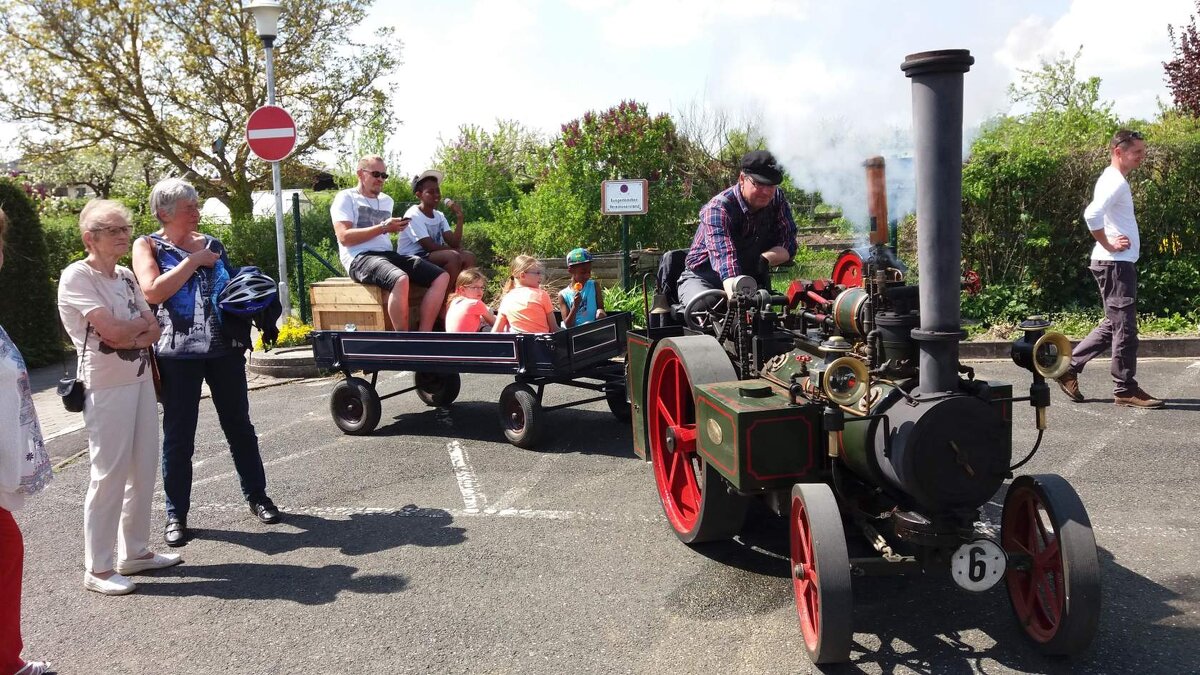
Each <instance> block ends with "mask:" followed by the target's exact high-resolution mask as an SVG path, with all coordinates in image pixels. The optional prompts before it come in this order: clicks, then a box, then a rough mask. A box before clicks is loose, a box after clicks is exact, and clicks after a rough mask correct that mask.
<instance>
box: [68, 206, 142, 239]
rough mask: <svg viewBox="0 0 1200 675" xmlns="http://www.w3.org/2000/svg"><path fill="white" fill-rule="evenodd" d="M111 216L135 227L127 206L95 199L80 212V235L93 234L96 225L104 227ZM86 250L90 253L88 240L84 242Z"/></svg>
mask: <svg viewBox="0 0 1200 675" xmlns="http://www.w3.org/2000/svg"><path fill="white" fill-rule="evenodd" d="M111 216H116V217H118V218H120V219H121V220H122V221H124V223H125V224H126V225H129V226H131V227H132V226H133V215H132V214H131V213H130V212H129V209H127V208H125V205H124V204H122V203H121V202H118V201H116V200H115V199H93V200H92V201H90V202H88V203H87V204H86V205H85V206H84V207H83V210H82V211H80V212H79V234H80V236H81V237H82V235H83V234H84V233H85V232H92V231H94V230H95V229H96V228H95V226H96V225H102V224H104V223H105V221H107V220H108V219H109V217H111ZM83 246H84V248H86V249H88V250H89V251H90V250H91V248H89V247H88V243H87V239H84V240H83Z"/></svg>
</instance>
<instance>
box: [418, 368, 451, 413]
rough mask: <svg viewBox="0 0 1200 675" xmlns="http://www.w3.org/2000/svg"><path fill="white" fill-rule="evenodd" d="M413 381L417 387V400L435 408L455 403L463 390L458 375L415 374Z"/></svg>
mask: <svg viewBox="0 0 1200 675" xmlns="http://www.w3.org/2000/svg"><path fill="white" fill-rule="evenodd" d="M413 381H414V383H415V384H416V386H417V398H419V399H421V401H422V402H424V403H425V405H428V406H433V407H435V408H444V407H446V406H448V405H450V404H451V403H454V399H456V398H458V392H459V390H460V389H461V388H462V379H461V378H460V377H459V376H458V373H415V374H414V375H413Z"/></svg>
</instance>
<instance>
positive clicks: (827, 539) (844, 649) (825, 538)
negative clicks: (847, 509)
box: [789, 483, 854, 664]
mask: <svg viewBox="0 0 1200 675" xmlns="http://www.w3.org/2000/svg"><path fill="white" fill-rule="evenodd" d="M789 525H790V527H789V529H790V530H791V563H792V589H793V592H794V594H795V596H796V613H797V614H798V615H799V617H800V633H801V634H802V635H803V636H804V649H805V651H807V652H808V658H809V659H811V660H812V662H813V663H815V664H820V663H841V662H844V661H848V660H849V659H850V640H851V638H852V637H853V629H852V628H851V619H852V617H853V614H854V609H853V606H854V594H853V593H852V592H851V588H850V556H849V554H848V552H847V549H846V533H845V531H844V530H843V529H842V516H841V512H840V511H839V510H838V505H837V500H836V499H835V498H834V496H833V491H832V490H830V489H829V486H828V485H825V484H824V483H799V484H797V485H795V486H793V487H792V510H791V514H790V517H789Z"/></svg>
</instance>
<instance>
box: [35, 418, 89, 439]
mask: <svg viewBox="0 0 1200 675" xmlns="http://www.w3.org/2000/svg"><path fill="white" fill-rule="evenodd" d="M83 427H84V424H83V422H80V423H79V424H72V425H71V426H69V427H67V428H65V429H59V430H58V431H56V432H54V433H52V434H50V435H49V436H43V437H42V442H43V443H44V442H46V441H52V440H54V439H56V438H58V437H59V436H66V435H67V434H73V433H75V432H76V431H79V430H80V429H82V428H83Z"/></svg>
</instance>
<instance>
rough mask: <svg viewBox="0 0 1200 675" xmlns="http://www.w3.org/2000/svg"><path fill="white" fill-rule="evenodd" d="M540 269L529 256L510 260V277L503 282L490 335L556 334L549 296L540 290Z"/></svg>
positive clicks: (556, 328) (534, 259)
mask: <svg viewBox="0 0 1200 675" xmlns="http://www.w3.org/2000/svg"><path fill="white" fill-rule="evenodd" d="M542 276H543V270H542V266H541V265H540V264H538V261H537V258H534V257H533V256H531V255H519V256H517V257H516V258H515V259H513V263H512V274H511V276H509V277H508V281H505V282H504V298H503V299H502V300H501V301H500V309H498V310H497V311H496V323H495V325H494V326H492V331H493V332H497V333H498V332H502V331H506V330H507V331H511V332H513V333H549V332H550V331H554V330H558V322H557V321H555V320H554V304H553V303H551V301H550V294H549V293H547V292H546V291H544V290H542Z"/></svg>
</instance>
